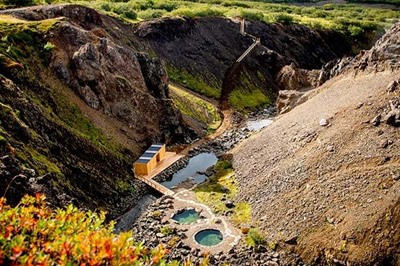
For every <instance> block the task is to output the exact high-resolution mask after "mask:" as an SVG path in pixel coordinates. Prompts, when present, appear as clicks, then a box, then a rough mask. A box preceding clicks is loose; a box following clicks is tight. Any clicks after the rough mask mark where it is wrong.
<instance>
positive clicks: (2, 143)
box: [0, 135, 8, 149]
mask: <svg viewBox="0 0 400 266" xmlns="http://www.w3.org/2000/svg"><path fill="white" fill-rule="evenodd" d="M7 145H8V140H7V139H6V138H5V137H4V136H2V135H0V149H2V148H4V147H6V146H7Z"/></svg>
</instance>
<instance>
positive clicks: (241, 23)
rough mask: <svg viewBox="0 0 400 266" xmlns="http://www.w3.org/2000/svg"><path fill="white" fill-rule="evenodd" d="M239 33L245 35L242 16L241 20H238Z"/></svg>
mask: <svg viewBox="0 0 400 266" xmlns="http://www.w3.org/2000/svg"><path fill="white" fill-rule="evenodd" d="M240 33H241V34H242V35H246V33H245V32H244V18H243V19H242V21H241V22H240Z"/></svg>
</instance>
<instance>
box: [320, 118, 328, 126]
mask: <svg viewBox="0 0 400 266" xmlns="http://www.w3.org/2000/svg"><path fill="white" fill-rule="evenodd" d="M319 125H320V126H322V127H325V126H327V125H329V122H328V120H327V119H325V118H321V120H319Z"/></svg>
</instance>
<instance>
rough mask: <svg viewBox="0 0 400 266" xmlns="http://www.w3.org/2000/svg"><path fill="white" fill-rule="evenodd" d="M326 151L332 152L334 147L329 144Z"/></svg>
mask: <svg viewBox="0 0 400 266" xmlns="http://www.w3.org/2000/svg"><path fill="white" fill-rule="evenodd" d="M326 151H329V152H334V151H335V147H333V146H332V145H329V146H328V147H326Z"/></svg>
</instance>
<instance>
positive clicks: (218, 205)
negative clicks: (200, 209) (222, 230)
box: [194, 160, 251, 226]
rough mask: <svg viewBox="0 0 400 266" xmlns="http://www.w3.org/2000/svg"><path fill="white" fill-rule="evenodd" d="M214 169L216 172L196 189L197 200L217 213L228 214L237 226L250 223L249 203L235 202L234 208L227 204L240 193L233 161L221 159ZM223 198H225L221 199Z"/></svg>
mask: <svg viewBox="0 0 400 266" xmlns="http://www.w3.org/2000/svg"><path fill="white" fill-rule="evenodd" d="M214 169H215V171H216V174H214V175H213V176H212V177H211V178H210V179H209V181H207V182H205V183H202V184H200V185H198V186H197V187H196V188H195V189H194V192H195V193H196V198H197V200H198V201H199V202H201V203H204V204H206V205H208V206H210V207H211V208H212V210H213V212H215V213H217V214H226V215H228V216H229V219H230V220H231V222H232V223H233V224H235V225H237V226H241V225H243V224H247V223H249V222H250V219H251V210H250V205H249V204H248V203H245V202H240V203H234V207H233V208H228V207H227V206H226V205H225V203H226V202H227V201H234V200H235V198H236V195H237V193H238V184H237V181H236V180H235V177H234V173H233V169H232V165H231V163H230V162H229V161H224V160H222V161H221V160H220V161H218V162H217V164H216V165H215V166H214ZM222 198H224V199H225V200H221V199H222Z"/></svg>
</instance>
